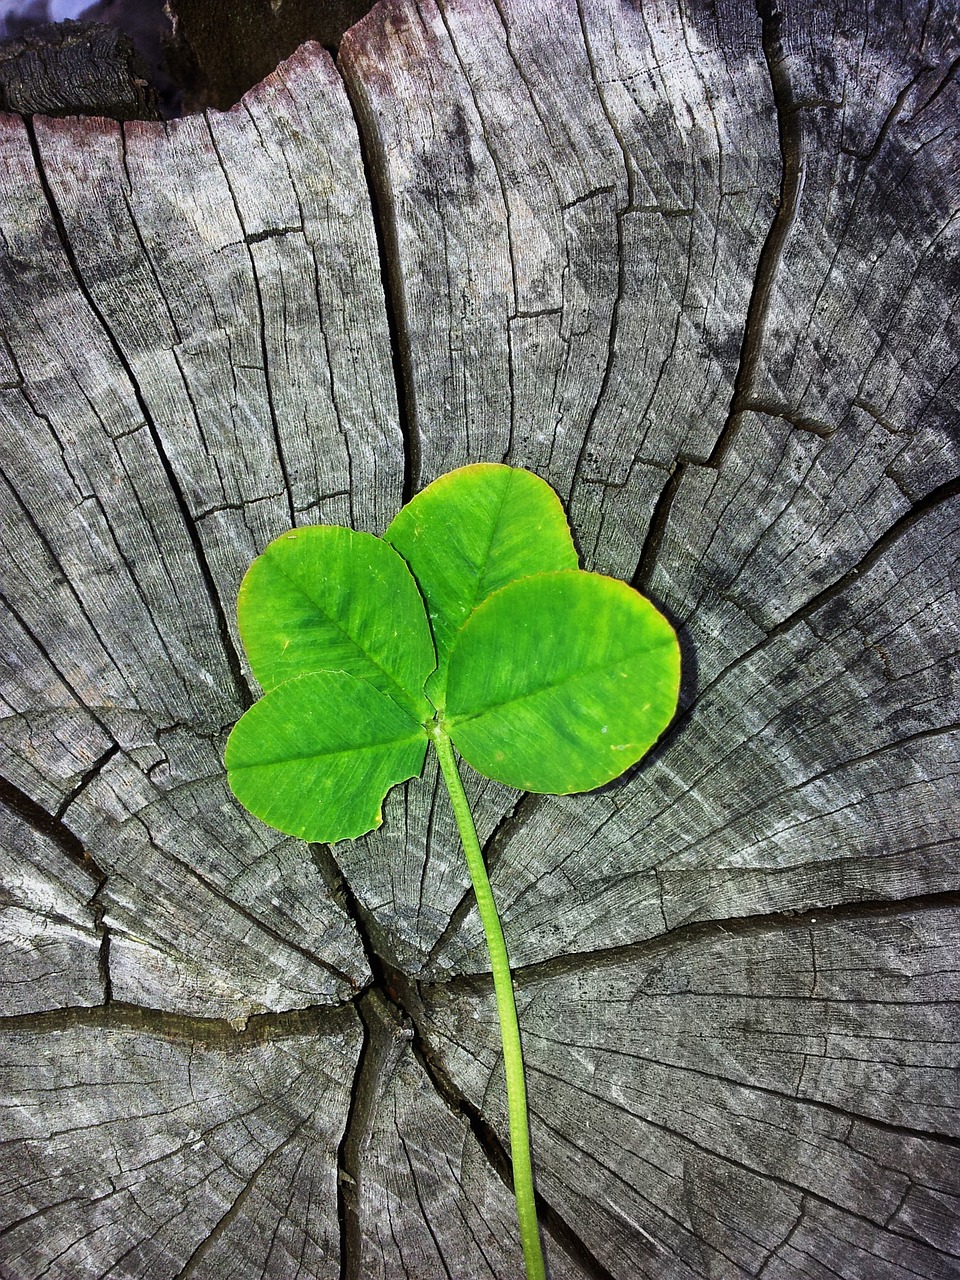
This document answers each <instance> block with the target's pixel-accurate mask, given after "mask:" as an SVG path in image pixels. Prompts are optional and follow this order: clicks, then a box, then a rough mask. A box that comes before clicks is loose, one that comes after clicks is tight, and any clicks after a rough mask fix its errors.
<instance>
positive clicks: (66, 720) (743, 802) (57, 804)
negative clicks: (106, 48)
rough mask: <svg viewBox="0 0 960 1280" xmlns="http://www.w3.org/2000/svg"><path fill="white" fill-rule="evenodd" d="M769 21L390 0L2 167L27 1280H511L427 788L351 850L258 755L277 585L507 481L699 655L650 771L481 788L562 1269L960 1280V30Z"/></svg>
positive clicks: (883, 16)
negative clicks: (280, 574)
mask: <svg viewBox="0 0 960 1280" xmlns="http://www.w3.org/2000/svg"><path fill="white" fill-rule="evenodd" d="M759 9H760V11H759V12H758V11H757V9H756V8H755V7H754V5H753V4H752V3H746V2H745V0H735V2H726V0H725V2H724V3H721V4H720V5H712V4H706V3H701V2H700V0H670V2H669V3H664V4H658V5H656V6H653V5H649V4H644V5H643V6H641V5H639V4H632V3H630V4H625V3H621V0H561V2H560V3H557V2H556V0H552V2H551V3H549V4H548V3H546V2H545V0H542V2H541V0H497V2H495V0H444V3H442V4H440V5H438V4H437V3H436V0H382V3H380V4H379V5H377V6H376V8H375V9H374V10H373V11H372V12H371V13H370V15H369V16H368V17H367V18H366V19H364V20H363V21H362V22H361V23H360V24H359V25H358V26H357V27H355V28H354V29H353V31H352V32H351V33H349V35H348V36H347V37H346V38H345V40H344V43H343V45H342V47H341V56H340V59H339V64H338V65H337V66H335V65H334V64H333V62H332V61H331V59H330V58H329V56H328V55H327V54H326V53H324V52H323V51H322V50H321V49H319V48H318V47H316V46H312V47H310V46H308V47H305V48H304V49H302V50H301V51H300V52H299V53H298V54H297V55H296V56H295V57H294V58H293V59H291V60H290V61H289V62H288V63H286V64H284V65H283V66H282V67H281V68H280V69H279V70H278V71H277V73H276V74H275V75H272V76H271V77H269V78H268V79H267V81H265V82H264V84H263V85H261V86H259V87H258V88H257V89H255V90H254V91H253V92H252V93H250V94H249V95H248V96H247V97H246V98H245V99H244V101H243V102H242V103H241V104H240V105H239V106H238V107H236V108H234V109H233V110H232V111H230V112H227V113H224V114H220V113H216V112H211V113H209V114H208V115H201V116H193V117H189V118H186V119H183V120H178V121H172V122H169V123H168V124H166V125H157V124H151V123H143V122H129V123H127V124H125V125H123V126H120V125H118V124H114V123H111V122H107V121H96V120H44V119H42V118H37V119H36V120H35V121H34V122H33V123H32V125H29V126H27V125H25V124H24V122H22V121H20V120H18V119H16V118H9V119H7V120H5V121H4V122H3V123H2V126H0V156H2V168H0V190H2V193H3V199H2V201H0V235H2V241H0V248H2V249H3V254H4V258H5V266H4V269H3V271H2V272H0V307H2V310H3V315H4V321H3V334H4V342H3V344H2V345H0V414H2V423H3V426H2V443H3V449H2V477H0V478H2V482H3V486H4V488H3V517H2V521H0V537H2V539H3V562H4V569H3V574H2V592H3V597H4V601H5V609H4V611H3V612H2V613H0V626H2V627H3V646H2V650H0V655H2V661H3V666H2V668H0V674H2V687H0V697H2V703H0V731H2V741H3V745H4V753H5V758H4V767H3V770H2V772H3V774H4V775H5V778H6V782H5V783H4V784H3V796H2V798H4V800H5V801H6V802H7V803H8V804H9V808H10V814H11V817H10V820H9V825H8V826H7V827H6V828H5V831H7V832H8V834H7V835H6V836H5V840H6V844H5V848H6V849H7V850H8V853H7V854H6V855H5V860H4V862H3V866H2V881H0V883H2V885H3V895H4V896H3V901H2V906H3V909H4V910H3V924H4V928H5V930H6V932H5V933H4V943H5V947H4V952H3V956H4V959H5V961H6V959H7V957H9V956H10V955H12V954H15V955H17V956H23V957H25V959H24V961H23V962H22V963H19V962H11V963H10V964H8V967H7V969H6V970H5V972H7V973H10V975H11V977H10V981H9V984H8V988H7V990H6V992H5V993H4V1000H5V1003H4V1005H3V1011H4V1013H5V1014H6V1015H7V1016H6V1017H5V1018H3V1017H0V1034H2V1035H3V1036H4V1037H5V1041H6V1044H7V1046H8V1047H7V1049H6V1050H5V1056H4V1063H5V1066H4V1068H3V1078H4V1090H5V1095H6V1096H7V1098H8V1099H9V1101H10V1103H11V1106H10V1108H9V1109H8V1112H7V1117H8V1118H7V1120H6V1122H5V1123H6V1128H5V1131H4V1133H3V1138H4V1139H9V1142H8V1145H7V1146H6V1147H5V1151H6V1152H8V1153H9V1161H8V1163H7V1166H6V1169H5V1177H6V1182H5V1184H4V1187H3V1189H2V1195H0V1275H3V1276H4V1277H6V1276H7V1275H8V1274H9V1275H11V1276H14V1277H16V1280H25V1277H27V1278H28V1280H34V1277H39V1276H40V1275H45V1276H48V1277H59V1276H62V1277H63V1280H68V1277H69V1280H76V1277H77V1276H81V1277H90V1278H91V1280H93V1278H94V1277H95V1278H96V1280H100V1277H102V1276H104V1275H110V1276H115V1277H124V1276H126V1277H147V1276H149V1277H150V1278H151V1280H153V1278H154V1277H164V1276H169V1277H186V1276H205V1277H206V1276H209V1277H218V1276H221V1275H222V1276H229V1275H250V1276H270V1277H274V1276H275V1277H278V1280H279V1277H284V1280H286V1278H287V1277H294V1276H301V1277H304V1278H305V1277H308V1276H311V1277H312V1276H326V1275H333V1276H343V1277H346V1278H347V1280H361V1278H362V1277H366V1276H368V1275H384V1276H386V1275H390V1276H394V1275H404V1276H406V1277H408V1278H409V1280H433V1278H434V1277H443V1276H455V1277H457V1280H473V1277H478V1278H479V1277H482V1276H496V1277H498V1280H499V1278H500V1277H504V1278H506V1277H507V1276H510V1277H513V1276H516V1275H518V1274H519V1260H518V1252H517V1243H516V1232H515V1226H514V1220H513V1212H512V1204H511V1197H510V1195H509V1192H508V1190H507V1187H506V1185H505V1183H504V1181H503V1175H504V1172H505V1170H504V1161H503V1153H504V1151H505V1149H506V1145H507V1135H506V1126H505V1112H504V1100H503V1095H502V1079H501V1076H500V1074H499V1068H498V1066H497V1052H496V1032H495V1029H494V1023H493V1019H492V1000H491V997H490V993H489V990H488V980H487V979H486V978H485V977H484V974H485V972H486V969H487V963H486V958H485V954H484V951H483V948H482V943H481V939H480V933H479V928H478V924H477V921H476V918H475V915H474V914H473V912H472V911H471V907H470V898H469V895H468V894H467V891H466V890H467V877H466V874H465V870H464V867H463V863H462V857H461V854H460V851H459V848H458V843H457V839H456V836H455V831H454V827H453V824H452V821H451V818H450V815H449V812H448V809H447V806H446V803H445V801H444V798H443V796H442V794H441V793H440V792H438V782H437V777H436V771H435V769H433V768H432V766H428V768H427V770H426V772H425V775H424V778H423V779H422V780H418V781H415V782H412V783H410V784H409V785H408V786H407V787H406V788H404V789H403V790H401V791H399V792H397V793H396V794H395V795H393V796H391V797H390V798H389V799H388V802H387V805H386V809H385V815H386V820H385V822H384V825H383V827H382V828H381V829H380V831H378V832H376V833H374V834H373V835H371V836H370V837H368V838H365V839H364V840H361V841H357V842H353V843H350V844H344V845H341V846H338V847H336V848H335V849H334V850H333V851H332V852H331V851H330V850H325V849H307V848H305V847H303V846H302V845H300V844H298V843H297V842H296V841H292V840H287V839H284V838H282V837H280V836H278V835H276V834H275V833H272V832H269V831H267V830H266V829H265V828H263V827H262V826H261V825H260V824H257V823H255V822H254V821H253V819H250V818H248V817H247V816H246V815H244V813H243V812H242V811H240V810H239V809H238V807H237V806H236V805H235V803H234V802H233V801H232V799H231V797H230V795H229V792H228V790H227V788H226V786H225V783H224V779H223V773H222V766H221V755H220V753H221V751H222V745H223V741H224V737H225V734H226V731H227V729H228V728H229V726H230V725H231V724H232V722H233V721H234V720H235V718H236V717H237V715H238V714H239V713H240V711H241V710H242V708H243V707H244V706H245V705H246V703H247V702H248V701H249V698H250V697H251V696H253V693H254V692H255V690H253V689H252V688H251V686H250V680H249V672H248V671H246V669H245V667H244V661H243V658H242V655H241V654H240V652H239V648H238V642H237V635H236V627H235V622H234V618H233V609H234V601H235V597H236V590H237V585H238V583H239V580H240V577H241V575H242V573H243V572H244V570H245V568H246V565H247V564H248V562H249V560H250V558H251V557H252V556H253V555H254V554H256V552H257V551H259V550H260V549H262V547H263V546H264V544H265V543H266V542H267V541H268V540H269V539H270V538H271V537H273V536H275V535H276V534H277V533H279V532H281V531H282V530H283V529H284V528H286V527H288V526H289V525H290V524H303V523H311V522H318V521H323V522H342V523H348V524H352V525H354V526H355V527H357V528H364V529H369V530H372V531H374V532H380V531H382V529H383V527H384V526H385V525H386V523H387V522H388V520H389V519H390V518H391V516H392V515H393V513H394V512H395V510H396V508H397V506H398V505H399V504H400V502H401V501H402V498H403V496H404V494H407V495H408V494H409V493H410V492H411V491H412V490H413V489H414V488H416V487H417V486H419V485H421V484H423V483H426V482H427V481H429V480H430V479H432V478H433V477H434V476H435V475H437V474H439V473H440V472H442V471H443V470H445V469H447V468H449V467H451V466H454V465H458V464H460V463H463V462H467V461H473V460H477V459H491V460H499V459H506V460H507V461H510V462H512V463H515V464H518V465H525V466H530V467H532V468H534V469H535V470H537V471H538V472H540V474H542V475H544V476H545V477H546V478H547V479H548V480H550V481H551V483H553V484H554V485H555V486H556V487H557V488H558V490H559V491H560V492H561V493H562V494H563V496H564V498H565V500H566V501H567V503H568V507H569V510H570V513H571V518H572V521H573V524H574V527H575V529H576V532H577V536H578V538H579V542H580V547H581V551H582V553H583V559H584V563H585V565H586V566H587V567H590V568H594V569H598V570H600V571H604V572H610V573H615V574H617V575H620V576H623V577H627V578H631V579H633V580H634V581H635V582H636V583H637V584H638V585H641V586H642V587H644V588H645V589H646V590H648V591H649V592H650V593H651V594H652V595H653V597H654V598H655V599H656V600H657V601H658V602H659V603H660V604H661V605H662V606H663V607H664V608H665V609H666V610H667V611H668V612H669V613H670V614H671V616H672V617H673V618H674V619H675V620H676V621H677V623H678V625H679V626H680V629H681V636H682V639H683V643H684V648H685V680H684V690H683V701H682V709H681V714H680V716H679V718H678V720H677V723H676V724H675V725H674V727H673V728H672V729H671V731H670V732H669V734H668V735H667V736H666V738H665V740H664V741H663V743H661V744H660V745H659V746H658V748H657V749H656V751H655V753H654V754H653V756H652V758H651V759H650V760H648V761H647V762H646V763H645V764H644V765H643V766H642V767H641V768H640V769H639V770H637V771H635V772H634V774H633V775H632V776H630V777H628V778H627V779H626V780H624V781H623V782H621V783H618V784H615V785H613V786H611V787H609V788H606V789H604V790H603V791H602V792H599V793H597V794H595V795H592V796H574V797H566V798H540V797H520V796H518V795H517V794H516V793H513V792H510V791H509V790H508V789H506V788H502V787H498V786H495V785H494V784H488V783H484V782H483V781H482V780H478V779H476V778H467V779H466V784H467V787H468V790H470V792H471V794H472V796H473V797H474V799H475V801H476V804H477V816H478V824H479V826H480V829H481V837H482V839H484V840H485V841H486V842H488V853H489V856H490V861H491V863H492V864H494V882H495V890H496V893H497V896H498V900H499V901H500V902H501V905H502V908H503V914H504V919H505V926H506V930H507V936H508V942H509V946H510V949H511V953H512V955H513V958H514V961H515V963H516V964H517V965H519V966H521V972H520V974H519V978H518V985H519V993H520V1003H521V1006H522V1008H521V1018H522V1022H523V1025H524V1028H525V1037H526V1039H525V1043H526V1048H527V1052H528V1054H529V1057H530V1063H531V1104H532V1113H533V1121H534V1138H535V1155H536V1164H537V1179H538V1186H539V1188H540V1190H541V1192H542V1194H543V1196H544V1198H545V1209H544V1223H545V1233H546V1247H547V1252H548V1254H549V1256H550V1258H551V1265H552V1268H553V1275H554V1277H555V1278H556V1277H560V1276H564V1277H566V1276H570V1277H576V1276H581V1275H583V1276H590V1277H594V1278H595V1280H599V1278H601V1277H602V1278H604V1280H609V1277H610V1276H615V1277H617V1278H618V1280H633V1278H634V1277H637V1276H645V1277H646V1276H649V1277H651V1280H674V1277H676V1278H677V1280H683V1278H685V1277H688V1276H689V1277H692V1276H707V1277H716V1278H718V1280H719V1278H721V1277H722V1278H724V1280H726V1278H727V1277H740V1276H744V1277H746V1276H763V1277H764V1280H771V1278H775V1280H792V1277H795V1276H803V1277H807V1276H810V1277H814V1278H815V1280H819V1278H820V1277H828V1276H836V1275H840V1276H843V1277H848V1278H849V1280H855V1278H856V1280H875V1277H881V1278H883V1280H886V1278H887V1277H889V1280H895V1278H896V1280H900V1277H902V1276H904V1275H917V1276H923V1277H932V1278H934V1280H939V1277H941V1276H950V1275H957V1274H958V1273H960V1264H958V1255H960V1239H958V1223H960V1185H958V1182H957V1177H956V1173H955V1159H954V1157H955V1156H956V1142H957V1139H958V1137H960V1134H958V1132H957V1110H956V1098H955V1093H953V1092H951V1089H952V1087H953V1082H954V1080H955V1071H956V1067H957V1060H956V1053H955V1039H956V1036H955V1032H954V1031H953V1030H952V1027H953V1026H954V1025H955V1015H956V1008H957V1004H956V1001H957V992H956V990H955V981H954V972H955V970H956V963H955V960H954V956H955V954H956V948H957V942H958V932H960V930H958V915H957V910H956V905H957V898H956V891H957V889H958V888H960V873H958V871H957V857H956V852H957V835H958V831H957V812H958V806H957V805H956V794H957V787H956V781H955V777H956V763H955V762H956V671H957V661H956V657H957V648H958V645H957V641H958V634H957V633H958V618H960V610H958V608H957V601H956V590H957V576H956V557H955V555H954V554H953V552H952V548H953V547H955V545H956V542H957V520H958V511H957V489H958V486H957V472H958V469H960V468H958V461H960V459H958V456H957V454H958V439H960V434H958V432H957V430H956V411H957V410H956V401H957V383H956V379H957V373H956V369H957V368H958V367H960V365H958V362H957V359H956V337H955V310H956V296H957V276H958V272H957V240H956V237H957V226H958V223H957V214H956V211H957V208H958V206H960V198H958V184H957V172H958V167H957V163H956V161H957V156H958V147H957V120H958V111H957V105H958V104H957V98H958V86H957V61H956V60H957V57H958V54H960V47H958V46H960V35H958V32H957V30H956V28H955V23H954V22H952V19H951V13H950V6H949V5H947V4H946V3H944V4H942V5H936V4H934V5H931V6H930V7H929V9H925V10H924V11H923V12H921V11H919V10H918V9H917V7H916V6H914V5H912V4H909V3H906V0H905V2H904V4H903V5H902V8H901V7H897V6H894V5H888V4H885V5H883V6H873V5H870V4H868V3H867V0H856V2H855V3H854V0H851V3H850V4H849V5H844V6H843V7H841V6H839V5H834V4H828V3H826V0H825V3H824V4H823V5H822V6H820V7H819V8H817V9H815V10H814V9H813V8H812V7H811V6H810V5H808V4H805V3H801V2H800V0H796V2H795V3H793V4H790V5H785V6H784V7H783V12H782V13H781V12H780V11H775V10H774V9H773V8H772V7H768V6H766V5H764V4H761V5H760V6H759ZM398 384H399V385H398ZM398 391H399V395H398ZM367 988H372V990H368V989H367ZM354 1003H356V1008H357V1012H359V1014H360V1017H361V1020H362V1027H361V1024H360V1023H358V1022H357V1020H356V1016H355V1013H354V1011H353V1009H352V1008H351V1006H352V1005H353V1004H354ZM331 1005H336V1006H344V1007H343V1008H342V1009H341V1010H339V1011H331V1010H330V1008H329V1006H331ZM230 1023H232V1024H233V1025H232V1027H231V1026H230V1025H229V1024H230ZM244 1027H246V1030H244V1029H243V1028H244ZM207 1111H209V1112H210V1113H211V1114H212V1115H213V1116H214V1122H215V1126H218V1127H215V1129H214V1132H215V1133H217V1134H220V1135H221V1136H220V1137H218V1138H217V1140H216V1143H214V1144H213V1145H212V1147H207V1148H203V1149H199V1148H196V1147H195V1146H194V1145H193V1144H194V1143H195V1142H196V1141H197V1139H196V1138H195V1137H194V1136H193V1135H194V1133H195V1132H199V1133H200V1134H203V1133H204V1132H205V1129H206V1128H207V1127H208V1126H209V1123H210V1122H209V1118H208V1119H206V1120H205V1119H204V1116H205V1114H206V1112H207ZM136 1116H140V1117H142V1118H141V1119H140V1120H136V1119H135V1118H134V1117H136ZM217 1143H219V1145H217ZM105 1152H106V1153H108V1154H107V1157H106V1158H104V1153H105ZM168 1153H169V1154H168ZM145 1154H146V1159H145V1160H144V1155H145ZM113 1165H116V1168H113ZM141 1170H146V1172H141Z"/></svg>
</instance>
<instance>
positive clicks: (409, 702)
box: [274, 564, 436, 715]
mask: <svg viewBox="0 0 960 1280" xmlns="http://www.w3.org/2000/svg"><path fill="white" fill-rule="evenodd" d="M274 567H275V568H276V569H277V571H278V572H279V574H280V576H281V577H283V578H286V580H287V581H288V582H289V583H290V584H291V585H292V586H293V587H295V588H296V589H297V591H299V592H300V594H301V595H302V596H303V598H304V599H305V600H309V602H310V604H311V605H313V607H314V608H315V609H316V611H317V612H318V613H319V614H322V615H323V617H324V618H326V619H327V621H328V622H330V623H332V625H333V626H334V627H335V629H336V630H337V631H339V632H340V634H341V635H342V636H345V637H346V639H347V640H349V641H350V643H351V644H352V645H353V647H354V648H355V649H356V650H357V651H358V652H359V653H362V654H363V656H364V657H365V658H366V659H367V661H368V662H369V663H370V664H371V666H374V667H376V669H377V670H378V671H380V672H382V673H383V675H384V676H385V677H386V678H387V680H388V681H389V682H390V684H391V685H392V686H393V688H394V689H396V690H397V691H398V692H399V693H400V694H401V695H402V698H403V701H402V702H398V699H397V698H395V697H394V696H393V694H387V695H386V696H387V697H388V698H391V699H392V701H394V702H397V704H398V706H401V707H402V708H403V710H405V711H409V709H410V708H411V706H412V707H413V708H414V709H415V711H416V712H417V714H418V715H419V714H421V713H422V712H423V711H425V710H428V709H429V710H430V711H431V713H432V708H431V707H430V704H429V702H428V700H427V696H426V694H425V693H423V692H422V690H421V691H420V692H419V693H418V694H417V695H416V697H411V696H410V695H409V694H408V693H407V691H406V689H404V687H403V685H402V684H400V682H399V681H398V680H397V679H396V677H395V676H392V675H391V674H390V672H389V671H388V670H387V669H386V667H384V666H383V665H382V664H381V663H379V662H378V661H377V660H376V658H375V657H374V656H373V654H372V653H368V651H367V650H366V649H365V648H364V647H363V645H362V644H360V642H359V641H358V640H357V639H356V638H355V637H354V636H352V635H351V634H350V632H349V631H347V629H346V628H345V627H343V626H341V624H340V623H339V622H338V621H337V619H336V618H334V617H333V616H332V615H331V614H329V613H327V611H326V609H325V608H324V607H323V606H322V605H321V604H320V603H319V602H318V601H317V600H316V599H315V598H314V597H313V596H312V595H311V594H310V592H309V591H306V590H304V588H303V587H302V586H301V585H300V583H299V582H297V580H296V579H295V578H292V577H291V576H290V574H289V573H287V571H286V569H284V567H283V565H282V564H275V566H274ZM424 621H426V615H424ZM434 656H436V655H434ZM318 670H322V671H339V670H342V668H340V667H321V668H318ZM304 674H309V673H304ZM429 675H430V672H429V671H428V672H427V676H429ZM424 680H425V681H426V677H424ZM280 683H283V681H281V682H280ZM421 698H422V700H423V705H421V703H420V700H421Z"/></svg>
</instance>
